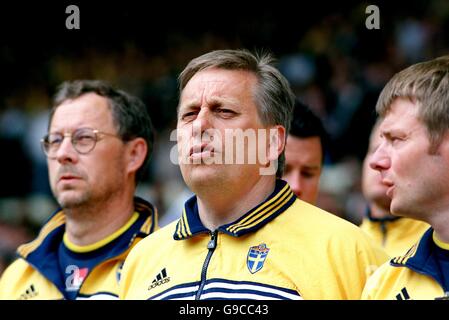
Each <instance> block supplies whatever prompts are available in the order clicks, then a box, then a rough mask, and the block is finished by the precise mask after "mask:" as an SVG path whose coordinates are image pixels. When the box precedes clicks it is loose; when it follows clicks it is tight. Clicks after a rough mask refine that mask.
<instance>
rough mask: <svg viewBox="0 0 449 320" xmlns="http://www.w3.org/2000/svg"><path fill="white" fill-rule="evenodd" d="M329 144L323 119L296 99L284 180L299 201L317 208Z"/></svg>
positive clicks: (286, 153) (287, 147)
mask: <svg viewBox="0 0 449 320" xmlns="http://www.w3.org/2000/svg"><path fill="white" fill-rule="evenodd" d="M326 141H327V134H326V131H325V130H324V127H323V124H322V122H321V120H320V118H318V117H317V116H316V115H315V114H314V113H313V112H312V110H310V108H309V107H308V106H306V105H305V104H303V103H301V102H300V101H299V100H297V99H296V100H295V107H294V111H293V120H292V123H291V128H290V132H289V134H288V136H287V145H286V146H285V170H284V174H283V176H282V179H283V180H285V181H287V182H288V184H289V185H290V188H292V190H293V192H294V193H295V194H296V196H297V197H298V198H299V199H301V200H304V201H306V202H308V203H311V204H314V205H315V204H316V202H317V198H318V193H319V186H320V175H321V171H322V166H323V162H324V156H325V142H326Z"/></svg>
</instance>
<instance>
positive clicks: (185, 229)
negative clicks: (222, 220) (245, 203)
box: [173, 179, 296, 240]
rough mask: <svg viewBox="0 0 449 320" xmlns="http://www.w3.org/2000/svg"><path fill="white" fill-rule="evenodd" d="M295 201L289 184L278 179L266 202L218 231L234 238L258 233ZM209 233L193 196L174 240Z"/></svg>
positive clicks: (186, 205)
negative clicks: (202, 221)
mask: <svg viewBox="0 0 449 320" xmlns="http://www.w3.org/2000/svg"><path fill="white" fill-rule="evenodd" d="M295 200H296V196H295V194H294V193H293V191H292V190H291V189H290V186H289V185H288V184H287V182H285V181H283V180H280V179H277V180H276V186H275V189H274V191H273V193H271V194H270V196H269V197H268V198H267V199H266V200H264V201H263V202H261V203H260V204H258V205H257V206H256V207H254V208H252V209H251V210H249V211H248V212H247V213H245V214H244V215H243V216H241V217H240V218H239V219H237V220H236V221H234V222H232V223H229V224H226V225H223V226H220V227H219V228H218V230H219V231H221V232H224V233H227V234H229V235H231V236H234V237H240V236H242V235H244V234H247V233H250V232H254V231H257V230H259V229H260V228H262V227H263V226H264V225H266V224H267V223H268V222H270V221H271V220H273V219H274V218H276V217H277V216H278V215H280V214H281V213H282V212H284V211H285V210H287V209H288V208H289V207H290V206H291V205H292V204H293V202H295ZM209 232H210V230H208V229H207V228H206V227H205V226H204V225H203V224H202V223H201V220H200V216H199V213H198V202H197V198H196V196H193V197H191V198H190V199H189V200H187V201H186V203H185V205H184V210H183V213H182V216H181V218H180V219H179V221H178V224H177V226H176V230H175V233H174V235H173V238H174V239H175V240H182V239H187V238H190V237H193V236H194V235H197V234H200V233H209Z"/></svg>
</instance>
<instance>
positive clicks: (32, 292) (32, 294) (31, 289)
mask: <svg viewBox="0 0 449 320" xmlns="http://www.w3.org/2000/svg"><path fill="white" fill-rule="evenodd" d="M37 295H38V292H37V290H36V289H35V288H34V284H32V285H31V286H30V287H29V288H28V289H26V290H25V292H24V293H22V294H21V295H20V298H19V300H28V299H31V298H34V297H35V296H37Z"/></svg>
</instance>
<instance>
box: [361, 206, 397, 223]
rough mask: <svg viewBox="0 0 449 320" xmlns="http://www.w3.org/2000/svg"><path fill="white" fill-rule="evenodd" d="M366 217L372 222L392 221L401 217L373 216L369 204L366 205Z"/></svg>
mask: <svg viewBox="0 0 449 320" xmlns="http://www.w3.org/2000/svg"><path fill="white" fill-rule="evenodd" d="M366 217H367V218H368V220H370V221H372V222H393V221H396V220H398V219H400V218H401V217H385V218H374V217H373V216H372V215H371V209H370V208H369V206H367V207H366Z"/></svg>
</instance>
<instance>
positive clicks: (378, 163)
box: [369, 145, 391, 171]
mask: <svg viewBox="0 0 449 320" xmlns="http://www.w3.org/2000/svg"><path fill="white" fill-rule="evenodd" d="M369 166H370V167H371V169H374V170H377V171H382V170H387V169H388V168H390V166H391V159H390V157H389V155H388V154H387V152H386V150H385V147H384V146H383V145H381V146H379V147H378V148H377V150H376V151H375V152H374V153H373V154H372V155H371V156H370V160H369Z"/></svg>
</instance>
